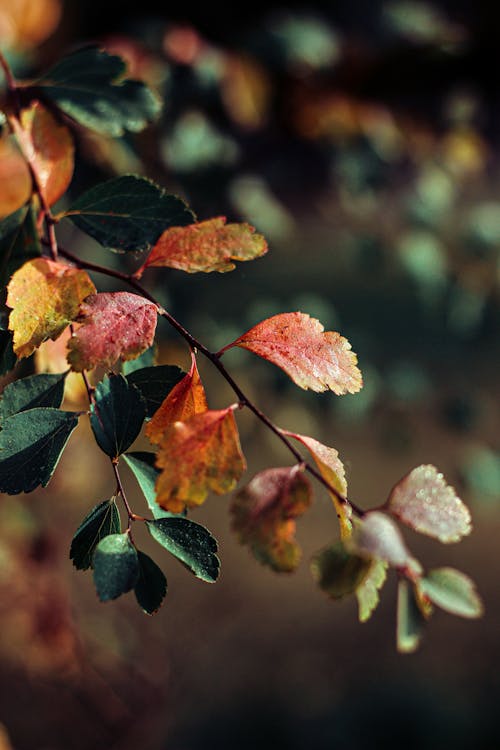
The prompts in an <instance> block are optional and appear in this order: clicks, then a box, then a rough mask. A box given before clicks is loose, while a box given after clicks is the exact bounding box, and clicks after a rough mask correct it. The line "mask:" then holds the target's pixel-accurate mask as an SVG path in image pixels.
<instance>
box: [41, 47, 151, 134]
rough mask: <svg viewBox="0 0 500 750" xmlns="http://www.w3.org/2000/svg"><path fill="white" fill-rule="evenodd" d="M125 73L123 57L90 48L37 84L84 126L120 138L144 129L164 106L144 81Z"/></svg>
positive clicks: (66, 60) (66, 59)
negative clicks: (126, 76) (129, 77)
mask: <svg viewBox="0 0 500 750" xmlns="http://www.w3.org/2000/svg"><path fill="white" fill-rule="evenodd" d="M125 74H126V64H125V62H124V61H123V60H122V59H121V58H120V57H117V56H116V55H110V54H108V53H107V52H105V51H104V50H102V49H99V48H98V47H86V48H83V49H80V50H77V51H76V52H73V53H72V54H70V55H68V56H67V57H64V58H63V59H62V60H59V62H57V63H56V64H55V65H54V66H53V67H52V68H50V70H48V71H47V72H46V73H45V74H44V75H43V76H42V78H40V79H39V80H38V81H37V82H36V85H37V87H39V89H40V91H41V92H42V93H44V94H45V95H46V96H48V97H49V98H50V99H52V101H54V102H55V103H56V104H57V106H58V107H60V109H62V110H63V112H65V113H66V114H67V115H69V116H70V117H72V118H73V119H74V120H76V121H77V122H79V123H80V124H81V125H84V126H85V127H87V128H90V129H92V130H96V131H97V132H98V133H103V134H104V135H111V136H114V137H118V136H121V135H123V134H124V133H125V131H127V130H128V131H131V132H134V133H135V132H138V131H140V130H143V129H144V128H145V127H146V125H147V124H148V123H149V122H151V121H152V120H153V119H154V118H155V117H156V115H157V114H158V113H159V112H160V109H161V103H160V101H159V99H158V98H157V97H156V95H155V94H153V92H152V91H151V90H150V89H149V88H148V87H147V86H145V84H144V83H142V82H141V81H134V80H131V79H127V78H125Z"/></svg>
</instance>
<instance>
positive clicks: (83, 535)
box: [69, 497, 120, 570]
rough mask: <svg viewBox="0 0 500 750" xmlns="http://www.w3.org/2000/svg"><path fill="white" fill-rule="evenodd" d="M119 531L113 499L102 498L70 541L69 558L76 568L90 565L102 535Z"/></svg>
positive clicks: (86, 567)
mask: <svg viewBox="0 0 500 750" xmlns="http://www.w3.org/2000/svg"><path fill="white" fill-rule="evenodd" d="M119 533H120V515H119V513H118V508H117V507H116V503H115V499H114V497H112V498H111V499H110V500H104V501H103V502H102V503H99V504H98V505H96V506H95V507H94V508H92V510H91V511H90V513H88V514H87V515H86V516H85V518H84V519H83V521H82V522H81V524H80V526H79V527H78V528H77V530H76V532H75V535H74V537H73V539H72V541H71V548H70V551H69V557H70V560H73V565H74V566H75V568H76V569H77V570H88V568H91V567H92V560H93V557H94V552H95V549H96V547H97V545H98V544H99V542H100V541H101V539H104V537H106V536H109V535H110V534H119Z"/></svg>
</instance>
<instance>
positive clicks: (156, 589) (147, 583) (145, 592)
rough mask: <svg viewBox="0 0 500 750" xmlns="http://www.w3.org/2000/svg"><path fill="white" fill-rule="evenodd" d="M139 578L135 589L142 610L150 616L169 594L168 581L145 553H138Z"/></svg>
mask: <svg viewBox="0 0 500 750" xmlns="http://www.w3.org/2000/svg"><path fill="white" fill-rule="evenodd" d="M137 557H138V560H139V578H138V580H137V583H136V584H135V587H134V593H135V598H136V599H137V603H138V605H139V606H140V608H141V609H142V610H143V611H144V612H146V614H148V615H154V613H155V612H157V611H158V610H159V609H160V607H161V605H162V602H163V600H164V598H165V595H166V593H167V579H166V578H165V576H164V575H163V572H162V571H161V570H160V568H159V567H158V565H157V564H156V563H155V562H154V560H152V559H151V558H150V557H149V556H148V555H145V554H144V552H140V551H138V552H137Z"/></svg>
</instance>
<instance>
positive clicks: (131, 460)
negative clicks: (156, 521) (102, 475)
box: [123, 451, 172, 518]
mask: <svg viewBox="0 0 500 750" xmlns="http://www.w3.org/2000/svg"><path fill="white" fill-rule="evenodd" d="M123 458H124V460H125V462H126V463H127V465H128V466H129V467H130V469H131V471H132V473H133V474H134V476H135V478H136V479H137V482H138V484H139V487H140V488H141V490H142V492H143V493H144V497H145V498H146V500H147V503H148V506H149V509H150V510H151V512H152V514H153V517H154V518H166V517H167V516H171V515H172V514H171V513H169V512H168V511H167V510H164V509H163V508H161V507H160V506H159V505H158V503H157V502H156V482H157V479H158V476H159V474H160V472H159V470H158V469H157V468H156V467H155V459H156V456H155V454H154V453H146V452H143V451H136V452H132V453H124V454H123Z"/></svg>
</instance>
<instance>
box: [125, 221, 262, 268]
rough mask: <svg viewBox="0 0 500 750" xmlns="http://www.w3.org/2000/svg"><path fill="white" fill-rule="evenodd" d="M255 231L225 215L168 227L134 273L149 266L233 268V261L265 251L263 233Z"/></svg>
mask: <svg viewBox="0 0 500 750" xmlns="http://www.w3.org/2000/svg"><path fill="white" fill-rule="evenodd" d="M254 231H255V230H254V228H253V227H251V226H250V224H226V218H225V217H224V216H219V217H218V218H216V219H209V220H208V221H201V222H198V223H197V224H189V225H188V226H186V227H171V228H170V229H167V230H166V231H165V232H163V234H162V235H161V237H160V239H159V240H158V242H157V243H156V245H155V246H154V248H153V249H152V251H151V254H150V255H149V256H148V258H147V259H146V262H145V263H144V266H143V267H142V268H141V269H140V270H139V271H138V272H137V274H136V275H138V276H140V275H141V273H142V271H143V270H144V269H145V268H147V267H148V266H162V267H163V266H168V267H169V268H178V269H180V270H181V271H187V273H196V272H198V271H204V272H205V273H209V272H210V271H219V273H224V272H226V271H232V270H233V268H235V265H234V263H233V262H232V261H234V260H253V259H254V258H258V257H259V256H261V255H264V253H266V252H267V243H266V241H265V239H264V237H262V235H260V234H254Z"/></svg>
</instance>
